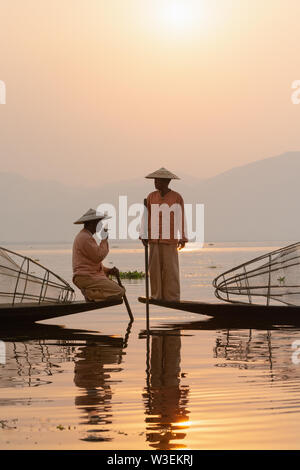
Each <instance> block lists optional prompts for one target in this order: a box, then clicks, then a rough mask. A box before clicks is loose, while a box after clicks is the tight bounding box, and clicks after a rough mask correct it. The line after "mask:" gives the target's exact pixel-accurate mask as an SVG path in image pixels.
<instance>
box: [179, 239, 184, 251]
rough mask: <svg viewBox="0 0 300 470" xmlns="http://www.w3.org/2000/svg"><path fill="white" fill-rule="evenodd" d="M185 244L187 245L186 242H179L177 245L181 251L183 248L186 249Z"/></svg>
mask: <svg viewBox="0 0 300 470" xmlns="http://www.w3.org/2000/svg"><path fill="white" fill-rule="evenodd" d="M185 243H186V242H185V240H179V241H178V243H177V248H178V249H179V250H182V248H184V247H185Z"/></svg>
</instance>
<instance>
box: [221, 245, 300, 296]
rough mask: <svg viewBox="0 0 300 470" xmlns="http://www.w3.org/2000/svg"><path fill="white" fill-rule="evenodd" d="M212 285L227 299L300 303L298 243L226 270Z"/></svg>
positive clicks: (299, 250) (299, 255)
mask: <svg viewBox="0 0 300 470" xmlns="http://www.w3.org/2000/svg"><path fill="white" fill-rule="evenodd" d="M213 285H214V287H215V289H216V290H215V294H216V296H217V297H218V298H219V299H221V300H225V301H227V302H246V303H253V304H265V305H274V304H278V303H284V304H286V305H300V243H296V244H294V245H289V246H287V247H285V248H281V249H280V250H276V251H273V252H271V253H268V254H265V255H263V256H260V257H259V258H255V259H253V260H251V261H249V262H247V263H244V264H242V265H240V266H237V267H236V268H233V269H231V270H229V271H226V272H225V273H223V274H221V275H220V276H218V277H217V278H216V279H215V280H214V281H213Z"/></svg>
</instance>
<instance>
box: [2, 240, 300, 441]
mask: <svg viewBox="0 0 300 470" xmlns="http://www.w3.org/2000/svg"><path fill="white" fill-rule="evenodd" d="M284 244H285V243H281V244H280V245H284ZM111 245H112V247H114V248H112V249H111V253H110V255H109V259H108V262H107V263H106V264H107V265H109V263H111V264H112V265H113V264H115V265H117V266H118V267H119V268H120V269H122V270H129V269H143V259H144V258H143V251H142V250H141V249H140V246H139V245H136V246H130V247H123V248H121V247H120V248H118V247H116V244H114V243H112V244H111ZM276 246H278V245H276V244H272V245H271V244H260V245H259V244H252V246H243V245H242V244H238V245H237V246H236V245H234V244H215V245H208V246H206V247H205V248H204V249H203V250H186V251H185V252H184V253H181V254H180V262H181V278H182V298H185V299H201V300H205V301H206V300H207V301H214V294H213V290H212V287H211V281H212V279H213V278H214V277H215V276H216V275H217V274H218V273H219V272H222V271H224V270H226V269H227V268H229V267H231V266H234V265H236V264H239V263H241V262H243V261H246V260H248V259H251V258H253V257H255V256H256V255H260V254H262V253H264V252H267V251H270V250H272V249H274V248H275V247H276ZM11 248H12V249H14V250H16V251H20V252H21V253H23V254H27V255H28V256H31V257H33V258H35V259H39V260H40V262H41V263H42V264H44V265H46V266H47V267H49V268H51V269H53V270H54V271H55V272H57V273H58V274H60V275H61V276H62V277H64V278H65V279H67V280H69V281H70V278H71V272H70V266H71V250H70V246H62V245H61V246H56V245H52V246H50V245H49V246H32V247H29V246H14V247H11ZM126 287H127V293H128V298H129V301H130V304H131V307H132V310H133V313H134V316H135V321H134V323H133V324H131V325H130V324H129V323H128V315H127V312H126V309H125V306H123V305H121V306H117V307H111V308H109V309H105V310H99V311H94V312H88V313H81V314H77V315H72V316H67V317H60V318H57V319H54V320H51V321H44V322H41V323H39V324H36V325H35V326H33V327H28V328H27V329H25V328H22V329H21V330H20V329H18V326H17V325H15V327H14V328H10V329H8V328H5V326H4V325H1V327H0V331H1V334H0V339H2V340H3V341H5V345H6V364H5V365H0V406H1V413H0V447H1V449H114V450H117V449H239V448H244V449H299V448H300V438H299V431H300V422H299V418H300V415H299V412H300V365H298V366H297V365H294V364H293V362H292V352H293V350H292V347H291V344H292V342H293V341H294V340H297V339H298V340H300V329H297V328H292V327H289V326H286V327H279V326H277V327H276V325H275V326H273V327H269V329H263V328H260V329H255V328H254V329H253V328H252V329H249V328H247V329H228V327H227V328H224V326H221V325H220V326H218V324H216V323H214V322H212V321H210V320H209V319H208V317H204V316H201V315H195V314H192V313H186V312H179V311H175V310H167V309H162V308H159V307H152V308H151V335H150V336H149V335H148V336H147V335H146V334H145V310H144V309H145V307H144V306H143V305H142V304H139V303H138V302H137V300H136V299H137V297H138V296H139V295H143V294H144V284H143V282H140V281H137V282H127V283H126ZM77 298H80V295H77ZM249 326H250V327H251V326H252V325H249Z"/></svg>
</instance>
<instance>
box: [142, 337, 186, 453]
mask: <svg viewBox="0 0 300 470" xmlns="http://www.w3.org/2000/svg"><path fill="white" fill-rule="evenodd" d="M180 361H181V336H180V331H174V332H166V331H163V330H158V331H152V332H151V347H150V335H148V336H147V371H146V372H147V385H146V387H145V389H144V393H143V398H144V403H145V409H146V415H147V417H146V420H145V421H146V423H147V426H146V430H147V432H146V436H147V437H146V439H147V441H148V442H149V443H150V446H151V447H154V448H155V449H161V450H168V449H180V448H185V447H186V446H185V444H184V443H183V442H180V441H183V440H184V438H185V436H186V432H185V430H186V429H187V428H188V427H189V425H188V420H189V411H188V410H187V405H188V394H189V387H188V386H186V385H182V384H181V368H180ZM176 441H179V442H176Z"/></svg>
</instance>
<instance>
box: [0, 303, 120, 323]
mask: <svg viewBox="0 0 300 470" xmlns="http://www.w3.org/2000/svg"><path fill="white" fill-rule="evenodd" d="M122 303H123V300H121V299H120V300H102V301H100V302H85V301H73V302H69V303H49V304H47V303H41V304H36V303H22V304H15V305H13V306H12V305H10V304H0V321H4V322H6V323H7V322H12V321H18V322H19V321H22V322H35V321H41V320H49V319H50V318H56V317H62V316H65V315H74V314H75V313H79V312H87V311H89V310H98V309H101V308H106V307H112V306H114V305H120V304H122ZM0 329H1V327H0Z"/></svg>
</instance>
